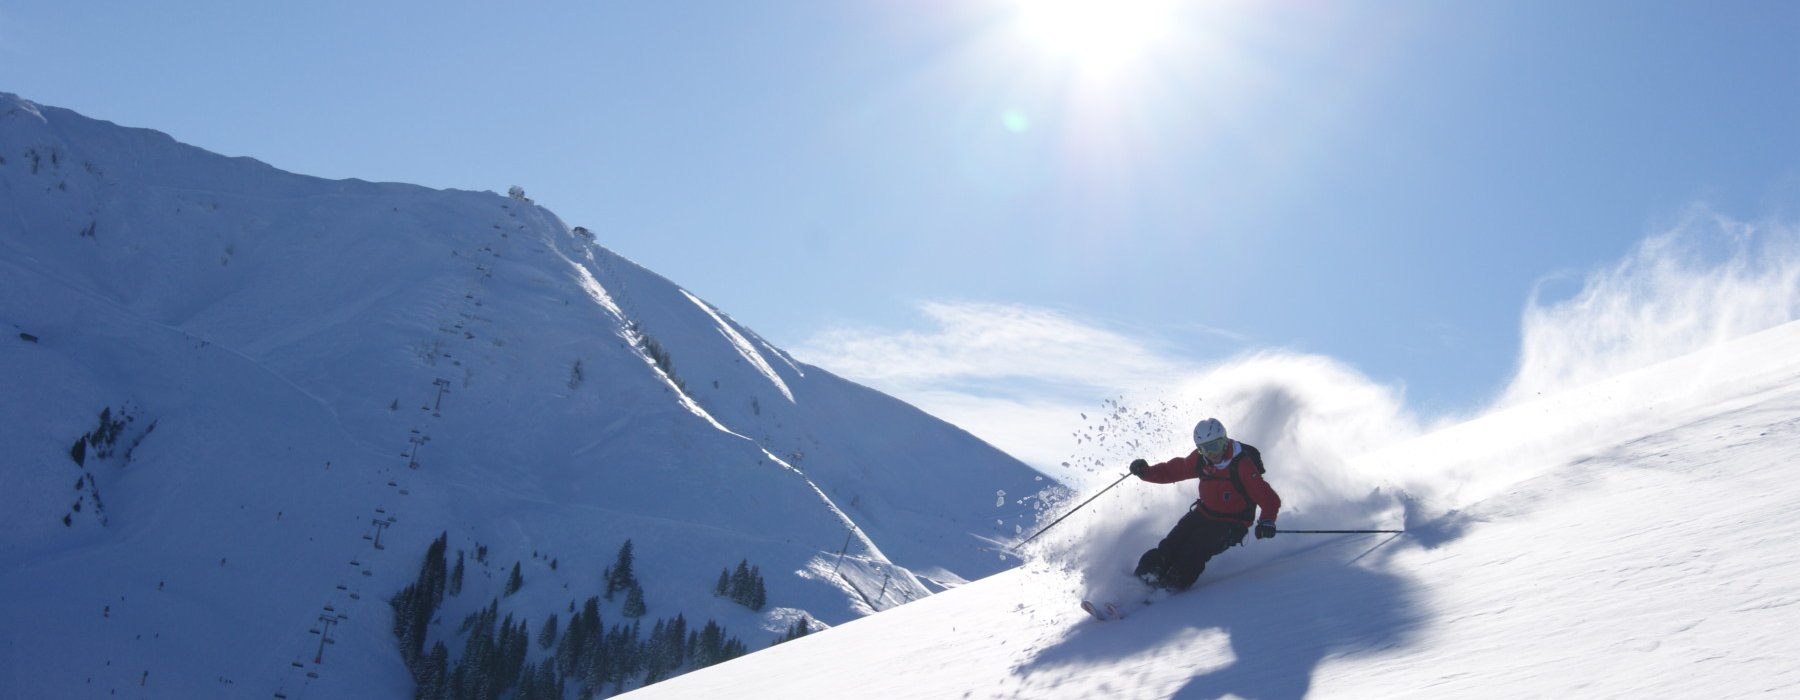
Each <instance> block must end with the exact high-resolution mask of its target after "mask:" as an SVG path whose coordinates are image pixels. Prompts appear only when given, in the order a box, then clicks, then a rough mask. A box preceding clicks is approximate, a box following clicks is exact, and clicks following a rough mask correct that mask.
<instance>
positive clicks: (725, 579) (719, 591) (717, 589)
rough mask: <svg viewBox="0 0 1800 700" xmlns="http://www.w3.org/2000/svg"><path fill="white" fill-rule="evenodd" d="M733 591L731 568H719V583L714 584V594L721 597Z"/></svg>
mask: <svg viewBox="0 0 1800 700" xmlns="http://www.w3.org/2000/svg"><path fill="white" fill-rule="evenodd" d="M730 592H731V570H730V569H719V583H718V584H716V585H714V586H713V595H715V596H718V597H720V598H723V597H725V594H727V593H730Z"/></svg>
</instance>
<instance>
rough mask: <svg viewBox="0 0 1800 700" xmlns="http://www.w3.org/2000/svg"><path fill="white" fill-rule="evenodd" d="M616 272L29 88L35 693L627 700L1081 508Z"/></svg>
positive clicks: (15, 443) (696, 303)
mask: <svg viewBox="0 0 1800 700" xmlns="http://www.w3.org/2000/svg"><path fill="white" fill-rule="evenodd" d="M604 238H605V232H604V231H587V230H585V229H582V228H579V227H571V226H569V225H566V224H565V223H564V222H562V221H560V220H559V219H558V218H557V217H556V216H555V215H553V214H552V213H550V212H549V211H547V210H545V209H543V208H541V207H538V206H536V205H535V204H534V203H532V202H531V201H530V200H529V199H527V198H526V196H525V194H524V193H523V192H522V191H520V192H515V193H513V194H512V195H511V196H503V195H497V194H494V193H490V192H460V191H439V190H430V189H425V188H421V187H416V186H411V185H403V184H386V183H371V182H363V181H357V180H347V181H328V180H322V179H317V178H310V177H305V176H301V175H295V174H291V173H286V172H281V171H278V170H276V169H274V168H271V167H269V166H267V165H265V164H262V163H260V162H257V161H255V160H251V159H248V158H227V157H223V156H219V155H216V154H213V153H208V152H205V151H203V150H200V149H197V148H193V147H190V146H186V145H183V144H180V143H177V142H175V141H174V140H172V139H170V138H169V137H167V136H166V135H163V134H161V133H158V132H154V131H149V130H143V129H134V128H124V127H120V126H117V125H114V124H110V123H107V122H102V121H97V120H93V119H90V118H87V117H84V116H81V115H78V114H75V113H73V112H70V111H67V110H62V109H57V108H53V107H48V106H42V105H37V104H34V103H32V102H29V101H27V100H25V99H22V98H20V97H17V96H13V95H4V94H0V332H3V335H0V368H3V369H0V382H3V386H0V445H5V447H6V449H5V455H4V458H3V460H4V461H3V462H0V483H3V485H4V486H3V488H0V619H5V620H6V621H7V624H6V625H5V628H6V629H5V631H4V632H3V633H0V654H3V657H4V662H0V695H3V696H7V697H21V698H23V697H101V696H110V695H112V694H113V693H114V692H117V693H118V694H119V695H122V696H129V697H169V698H175V697H181V698H192V697H260V698H267V697H271V696H272V695H273V696H275V697H290V698H299V697H315V698H324V697H333V698H347V697H368V698H400V697H410V696H411V695H412V693H413V689H414V686H415V680H419V679H424V680H428V681H430V682H432V683H437V684H438V685H437V686H436V689H437V690H442V691H444V692H445V693H446V694H447V693H449V690H448V688H449V685H448V684H451V683H452V682H455V683H460V684H462V686H466V687H475V686H478V685H479V686H480V687H481V689H482V692H489V691H495V692H498V691H496V690H495V689H496V688H504V689H506V690H507V691H508V692H514V691H517V692H524V691H525V690H527V689H528V690H530V692H533V693H547V692H549V691H548V690H546V688H545V686H543V685H533V686H530V687H527V686H526V685H524V684H522V683H521V682H520V681H519V679H532V678H536V679H542V680H544V682H545V683H552V684H554V683H561V684H562V685H563V687H562V691H563V692H564V693H566V696H567V697H576V696H577V695H580V694H582V692H583V689H584V688H585V689H587V690H591V691H593V692H598V693H611V692H616V691H618V690H625V689H630V688H632V687H635V686H637V685H639V684H640V683H642V682H643V680H644V679H646V678H647V677H649V676H652V675H656V674H658V673H660V674H661V675H668V674H670V673H677V672H680V671H682V670H686V669H687V668H691V667H694V666H698V665H703V664H704V663H708V662H711V661H716V660H717V659H718V658H720V657H722V656H728V655H729V654H727V653H724V650H725V649H728V648H731V647H732V646H733V644H735V650H736V651H746V650H748V651H754V650H757V649H761V648H763V647H765V646H767V645H769V644H770V643H771V642H774V641H776V640H778V639H780V638H783V637H785V636H791V635H792V634H793V633H794V632H795V631H796V630H799V631H816V630H819V629H823V628H824V627H827V626H830V625H837V624H841V623H844V622H847V621H849V620H852V619H856V618H858V617H861V616H864V615H867V614H869V613H871V612H875V611H879V610H885V609H889V608H893V607H896V606H899V605H901V604H903V603H906V602H908V601H912V600H917V599H921V598H925V597H927V596H929V595H931V594H932V593H933V592H936V591H942V590H945V589H947V588H951V587H955V586H958V585H960V584H962V583H963V582H965V581H967V580H973V579H977V578H981V577H985V576H989V575H991V574H994V573H996V572H999V571H1002V570H1004V569H1006V568H1007V567H1009V566H1014V565H1016V564H1017V560H1016V559H1012V560H1008V559H1006V558H1004V557H1002V556H1001V555H999V554H998V553H997V552H995V551H994V547H993V544H992V543H993V542H994V541H996V540H1007V539H1010V538H1012V537H1014V535H1015V533H1016V532H1018V531H1019V530H1020V529H1021V528H1023V527H1028V526H1030V525H1031V524H1032V523H1034V522H1036V509H1037V502H1036V501H1035V500H1033V499H1031V498H1028V496H1030V495H1032V494H1036V493H1039V492H1042V491H1044V490H1045V489H1047V488H1052V489H1053V485H1052V484H1051V483H1050V482H1048V481H1046V480H1044V479H1043V477H1041V476H1040V475H1038V474H1037V473H1036V472H1035V471H1033V470H1031V469H1030V468H1028V467H1026V466H1025V465H1023V464H1021V463H1020V462H1018V461H1016V460H1014V459H1012V458H1010V457H1008V456H1007V455H1005V454H1003V453H1001V452H999V451H997V450H995V449H993V448H992V447H990V446H988V445H987V444H985V443H983V442H981V441H980V440H977V439H976V438H974V437H972V436H970V435H969V434H967V433H965V432H963V431H961V430H959V429H957V428H955V427H953V426H950V425H948V424H946V423H943V422H942V421H939V420H936V419H934V418H932V417H930V416H928V415H926V414H924V413H922V412H920V411H918V410H916V409H914V408H912V407H910V406H907V405H905V404H903V403H901V402H899V401H897V400H894V399H892V398H889V397H887V396H884V395H882V394H879V393H877V392H874V391H872V390H869V389H866V388H864V387H861V386H858V385H855V384H853V383H850V382H847V381H844V380H842V379H839V378H837V377H835V376H833V375H831V374H829V373H827V372H825V371H823V370H820V369H818V368H816V367H811V366H807V365H805V364H803V363H800V362H797V361H795V360H794V359H793V358H792V357H790V356H789V355H787V354H786V353H784V352H783V351H782V350H780V349H779V348H776V347H774V346H772V345H770V344H769V343H767V342H765V341H764V340H763V339H761V338H760V337H758V336H757V334H756V333H754V332H753V331H751V330H750V329H748V328H746V327H744V326H743V325H741V324H739V323H737V322H736V321H734V320H732V319H731V318H730V317H729V316H728V315H727V314H725V313H724V312H723V311H722V310H720V309H718V308H716V307H714V306H712V305H711V304H709V303H707V302H706V301H704V300H702V299H700V298H698V297H696V296H694V295H693V294H691V293H689V292H687V291H686V290H684V289H682V288H681V287H679V286H677V285H675V284H673V283H671V282H670V281H668V280H666V279H663V278H661V277H659V276H658V275H656V274H655V273H653V272H651V271H649V270H646V269H643V268H642V267H640V266H638V265H636V264H634V263H632V262H631V261H629V260H626V259H624V258H622V257H620V256H618V255H616V254H614V253H613V252H611V251H609V250H607V249H606V248H605V247H603V246H602V245H600V243H599V241H603V240H604ZM695 254H697V255H703V254H705V253H704V251H696V252H695ZM767 273H768V274H771V275H779V274H782V271H781V270H768V271H767ZM440 538H441V539H440ZM440 542H441V544H438V545H436V546H435V547H434V546H433V545H434V543H440ZM627 542H629V543H630V554H631V558H630V562H629V565H628V566H627V565H625V562H624V560H623V559H622V558H621V553H622V552H624V551H625V549H626V548H625V545H626V543H627ZM428 552H430V556H428ZM621 569H624V570H621ZM746 574H748V575H746ZM609 582H610V583H611V584H613V585H611V586H609V585H608V584H609ZM409 585H410V586H414V590H415V591H418V590H425V591H428V592H427V593H422V594H417V595H416V596H410V597H407V598H405V600H407V601H409V602H408V603H407V605H404V606H403V605H399V604H397V603H396V601H399V600H401V598H400V597H399V596H401V593H402V591H403V590H405V589H406V588H407V587H408V586H409ZM609 587H610V588H613V589H614V590H611V591H609V590H608V588H609ZM752 591H754V593H753V594H752ZM609 593H610V594H611V595H608V594H609ZM720 593H724V594H723V595H721V594H720ZM595 598H597V600H590V599H595ZM734 599H735V600H734ZM418 601H429V602H427V603H419V602H418ZM408 620H414V621H415V622H416V626H413V624H414V623H413V622H408ZM577 630H579V634H577ZM678 630H685V631H686V634H682V633H681V632H680V631H678ZM522 633H528V634H522ZM656 635H662V637H660V638H658V637H657V636H656ZM521 637H528V639H527V640H523V641H522V640H521ZM577 637H579V638H577ZM670 638H673V639H674V640H675V641H674V642H669V641H668V640H669V639H670ZM402 639H405V640H408V641H407V642H406V643H402V641H400V640H402ZM658 640H660V641H658ZM409 645H410V646H412V647H413V648H412V649H411V650H410V651H408V652H405V653H403V651H402V649H403V648H405V647H407V646H409ZM439 645H443V648H442V649H441V650H440V649H436V647H438V646H439ZM657 645H661V646H660V647H659V646H657ZM671 647H672V648H671ZM696 649H702V650H703V652H704V653H702V654H699V655H697V654H696V651H695V650H696ZM434 652H435V654H434ZM476 658H480V659H482V660H483V661H482V662H481V663H480V664H477V663H474V662H473V660H474V659H476ZM452 674H454V675H455V678H452V677H451V676H452ZM477 674H479V675H480V676H481V679H480V680H477V679H476V676H477ZM534 674H535V675H534ZM502 676H504V677H502ZM422 682H423V681H422ZM483 684H485V685H483Z"/></svg>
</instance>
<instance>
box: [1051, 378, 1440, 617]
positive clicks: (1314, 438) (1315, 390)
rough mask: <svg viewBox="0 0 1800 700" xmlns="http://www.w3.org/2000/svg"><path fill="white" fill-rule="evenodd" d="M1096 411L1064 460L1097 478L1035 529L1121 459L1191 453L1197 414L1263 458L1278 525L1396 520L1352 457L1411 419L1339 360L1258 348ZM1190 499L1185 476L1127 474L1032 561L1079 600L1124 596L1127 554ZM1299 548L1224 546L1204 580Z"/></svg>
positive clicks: (1388, 496)
mask: <svg viewBox="0 0 1800 700" xmlns="http://www.w3.org/2000/svg"><path fill="white" fill-rule="evenodd" d="M1103 409H1104V410H1103V411H1101V412H1099V413H1098V414H1097V415H1096V418H1095V423H1094V424H1092V425H1090V426H1089V427H1088V428H1087V429H1085V430H1083V431H1079V432H1078V434H1077V436H1076V441H1077V445H1078V447H1077V454H1075V455H1072V457H1071V463H1070V464H1071V466H1072V467H1078V468H1081V469H1083V470H1086V471H1088V472H1090V473H1094V474H1095V475H1096V476H1099V477H1100V479H1098V482H1099V483H1098V484H1095V485H1092V486H1091V487H1090V488H1087V489H1085V490H1083V491H1081V492H1079V493H1075V494H1072V495H1071V496H1069V498H1068V501H1067V502H1064V503H1059V504H1055V505H1054V506H1052V507H1050V508H1048V509H1046V511H1045V514H1044V518H1043V519H1042V523H1043V524H1044V525H1047V524H1049V523H1050V522H1051V521H1053V520H1055V519H1056V518H1058V517H1061V516H1062V515H1064V514H1066V513H1068V512H1070V509H1071V508H1073V507H1075V506H1076V505H1077V504H1079V503H1081V501H1083V500H1085V499H1087V498H1088V497H1090V496H1092V495H1093V494H1094V493H1095V492H1098V491H1099V489H1101V488H1104V487H1105V485H1106V484H1110V483H1112V482H1113V481H1114V480H1115V479H1117V478H1118V476H1119V475H1122V474H1123V473H1124V469H1125V466H1126V465H1127V464H1129V462H1130V460H1131V459H1133V458H1135V457H1143V458H1145V459H1147V460H1150V461H1151V462H1153V463H1154V462H1159V461H1163V460H1167V459H1172V458H1175V457H1179V456H1183V455H1186V454H1187V453H1188V452H1190V451H1192V450H1193V443H1192V441H1191V439H1190V432H1189V431H1190V430H1191V429H1192V427H1193V424H1194V422H1195V421H1197V420H1199V419H1200V418H1203V417H1206V416H1212V417H1216V418H1219V419H1220V420H1222V421H1223V422H1224V423H1225V426H1226V430H1227V432H1228V433H1229V434H1230V435H1231V436H1232V437H1234V438H1236V439H1239V440H1242V441H1244V442H1247V443H1249V444H1252V445H1255V446H1256V447H1257V448H1258V449H1260V450H1261V451H1262V453H1263V457H1264V462H1265V463H1266V465H1267V467H1268V470H1269V473H1268V478H1269V480H1270V483H1271V484H1272V485H1273V486H1274V487H1275V488H1276V490H1277V491H1279V492H1280V494H1281V497H1282V502H1283V503H1282V515H1281V524H1282V525H1283V526H1285V527H1288V528H1318V529H1337V528H1378V527H1379V528H1385V527H1394V526H1397V525H1399V524H1400V521H1401V518H1402V515H1401V512H1400V511H1401V502H1400V500H1399V499H1398V498H1397V497H1396V496H1397V493H1396V491H1395V490H1394V488H1393V486H1392V485H1391V484H1389V483H1388V482H1387V481H1386V480H1385V477H1384V476H1383V475H1381V474H1378V473H1373V472H1371V471H1368V470H1367V469H1365V468H1364V467H1363V466H1361V463H1360V462H1359V461H1357V460H1355V459H1353V457H1354V456H1355V455H1358V454H1362V453H1365V452H1368V451H1372V450H1374V449H1377V448H1379V447H1381V446H1383V445H1386V444H1389V443H1391V442H1394V441H1403V440H1408V439H1410V438H1412V437H1414V436H1416V435H1418V434H1419V432H1420V428H1419V421H1418V420H1417V419H1416V418H1414V417H1413V416H1412V415H1410V414H1409V413H1408V412H1407V411H1406V409H1405V407H1404V404H1403V402H1402V397H1401V392H1400V391H1399V390H1398V389H1396V388H1394V387H1390V386H1384V385H1381V384H1377V383H1375V382H1373V381H1371V380H1370V379H1368V378H1367V377H1364V376H1363V375H1361V374H1360V373H1358V372H1356V371H1355V370H1353V369H1351V368H1349V367H1347V366H1345V365H1343V364H1342V363H1339V362H1336V361H1334V360H1331V359H1329V358H1325V357H1320V356H1316V355H1300V354H1294V353H1285V352H1272V351H1271V352H1260V353H1256V354H1252V355H1248V356H1244V357H1240V358H1237V359H1234V360H1231V361H1228V362H1225V363H1223V364H1221V365H1219V366H1217V367H1214V368H1211V369H1209V370H1207V371H1204V372H1201V373H1198V374H1196V375H1193V376H1191V377H1189V378H1188V379H1186V380H1184V381H1182V382H1179V383H1178V384H1177V385H1176V388H1175V389H1173V390H1171V391H1169V392H1168V393H1167V394H1164V395H1149V396H1142V397H1134V398H1129V399H1121V400H1118V401H1109V402H1107V403H1106V404H1105V405H1104V406H1103ZM1195 495H1196V485H1195V482H1193V481H1187V482H1182V483H1179V484H1173V485H1160V484H1147V483H1144V482H1142V481H1139V480H1137V479H1131V478H1127V479H1125V481H1124V482H1122V483H1120V484H1119V485H1118V486H1116V487H1114V488H1113V490H1112V492H1109V493H1106V494H1104V495H1102V496H1101V497H1099V498H1097V499H1095V500H1094V501H1093V502H1092V503H1091V504H1089V505H1088V506H1086V507H1085V508H1083V509H1082V511H1081V512H1078V513H1076V514H1075V515H1072V516H1070V517H1069V519H1068V520H1066V521H1064V522H1063V523H1061V524H1059V525H1057V526H1056V528H1055V529H1052V530H1050V531H1049V532H1048V533H1046V534H1045V535H1044V536H1043V538H1042V539H1041V540H1040V542H1041V544H1040V543H1033V544H1032V547H1033V549H1032V551H1031V554H1032V555H1033V557H1034V558H1035V559H1036V560H1038V563H1039V564H1040V565H1043V564H1047V565H1049V566H1052V567H1058V568H1063V569H1065V570H1068V571H1070V572H1072V573H1073V574H1075V575H1076V576H1077V577H1078V578H1079V584H1078V585H1079V587H1080V588H1082V589H1083V593H1085V594H1087V595H1091V596H1096V597H1102V598H1121V597H1129V596H1131V595H1133V594H1134V591H1137V590H1140V589H1141V587H1140V586H1138V584H1136V583H1135V582H1133V581H1131V580H1130V578H1129V573H1130V571H1131V569H1132V568H1133V567H1134V566H1135V565H1136V563H1137V558H1138V557H1139V555H1141V554H1142V553H1143V552H1144V550H1146V549H1149V548H1151V547H1153V546H1155V545H1156V543H1157V541H1158V540H1160V539H1161V538H1162V537H1163V535H1165V534H1167V532H1168V530H1169V528H1170V527H1172V526H1173V525H1174V524H1175V522H1176V521H1177V520H1178V519H1180V517H1181V516H1182V515H1183V514H1184V513H1185V512H1186V511H1187V508H1188V505H1189V504H1191V503H1192V502H1193V500H1194V498H1195ZM1042 526H1043V525H1040V527H1042ZM1306 544H1308V542H1306V541H1304V540H1302V539H1301V538H1300V537H1299V536H1295V537H1289V538H1277V539H1276V540H1273V541H1269V542H1263V543H1257V544H1256V545H1255V546H1252V547H1247V548H1244V549H1236V550H1232V551H1231V552H1228V553H1227V555H1224V556H1221V557H1220V558H1218V559H1216V560H1214V563H1213V564H1212V565H1210V566H1209V569H1208V571H1209V572H1213V573H1210V574H1208V575H1209V576H1213V575H1222V573H1228V572H1230V571H1232V570H1236V569H1239V568H1242V567H1243V566H1245V565H1247V564H1248V563H1251V562H1254V561H1260V560H1263V559H1266V558H1269V557H1271V556H1275V555H1278V554H1280V553H1282V552H1286V551H1290V550H1292V549H1293V548H1295V547H1299V546H1304V545H1306Z"/></svg>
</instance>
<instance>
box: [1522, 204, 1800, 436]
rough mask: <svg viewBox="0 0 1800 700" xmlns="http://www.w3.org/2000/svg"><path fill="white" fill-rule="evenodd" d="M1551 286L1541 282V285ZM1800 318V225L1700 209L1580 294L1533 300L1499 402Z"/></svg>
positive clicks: (1594, 278) (1593, 278) (1597, 275)
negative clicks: (1511, 373)
mask: <svg viewBox="0 0 1800 700" xmlns="http://www.w3.org/2000/svg"><path fill="white" fill-rule="evenodd" d="M1540 287H1541V285H1540ZM1797 317H1800V226H1796V225H1794V224H1791V223H1780V222H1773V221H1765V222H1762V223H1755V224H1753V223H1747V222H1743V221H1737V220H1733V219H1731V218H1729V217H1726V216H1724V215H1721V214H1718V213H1716V212H1714V211H1712V210H1711V209H1708V208H1706V207H1703V206H1702V207H1695V208H1694V209H1692V210H1691V211H1689V212H1688V214H1687V215H1686V216H1685V217H1684V219H1683V220H1682V221H1681V222H1680V223H1679V224H1677V225H1676V226H1675V227H1674V228H1672V229H1671V230H1669V231H1667V232H1664V233H1661V234H1658V235H1654V236H1651V237H1650V238H1647V239H1645V240H1644V241H1643V242H1641V243H1640V244H1638V246H1637V248H1636V250H1634V251H1632V252H1631V254H1629V255H1627V256H1626V257H1625V258H1624V259H1623V260H1621V261H1619V262H1618V263H1617V264H1615V265H1613V266H1612V267H1610V268H1607V269H1604V270H1600V271H1597V272H1594V273H1592V274H1590V275H1588V276H1587V279H1586V281H1585V284H1584V285H1583V288H1582V289H1581V291H1580V292H1579V293H1577V294H1576V295H1575V296H1573V297H1571V298H1569V299H1566V300H1563V301H1560V302H1555V303H1549V304H1546V303H1543V302H1542V301H1541V300H1540V299H1539V298H1538V295H1537V294H1536V293H1534V294H1533V295H1532V299H1531V300H1530V302H1529V303H1528V304H1527V305H1526V308H1525V313H1524V319H1523V321H1522V331H1523V333H1522V336H1523V341H1522V343H1521V347H1520V350H1519V365H1518V371H1517V374H1516V375H1515V376H1514V377H1513V380H1512V383H1511V385H1510V386H1508V387H1507V389H1506V391H1505V393H1504V394H1503V395H1502V396H1501V397H1500V400H1499V401H1498V402H1497V406H1499V407H1504V406H1510V405H1515V404H1518V403H1520V402H1523V401H1529V400H1532V399H1534V398H1536V397H1538V396H1545V395H1551V394H1554V393H1557V392H1560V391H1563V390H1566V389H1571V388H1574V387H1577V386H1581V385H1584V384H1589V383H1592V382H1595V381H1598V380H1601V379H1606V378H1608V377H1612V376H1615V375H1618V374H1620V373H1622V372H1626V371H1630V370H1633V369H1638V368H1641V367H1645V366H1648V365H1651V364H1654V363H1656V362H1660V361H1662V360H1667V359H1670V358H1673V357H1678V356H1680V355H1684V354H1687V353H1690V352H1694V351H1696V350H1700V349H1702V348H1705V347H1708V346H1711V345H1715V344H1717V343H1720V342H1723V341H1726V340H1730V339H1732V338H1737V337H1740V336H1744V335H1748V334H1750V333H1754V332H1756V331H1759V330H1763V329H1766V328H1771V327H1774V326H1777V325H1780V324H1783V323H1786V322H1788V321H1792V320H1794V319H1795V318H1797Z"/></svg>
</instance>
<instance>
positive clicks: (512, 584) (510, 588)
mask: <svg viewBox="0 0 1800 700" xmlns="http://www.w3.org/2000/svg"><path fill="white" fill-rule="evenodd" d="M524 585H525V577H524V576H523V575H521V574H520V573H519V563H518V562H513V568H512V575H511V576H508V577H506V595H512V594H514V593H518V592H519V588H520V587H521V586H524Z"/></svg>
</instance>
